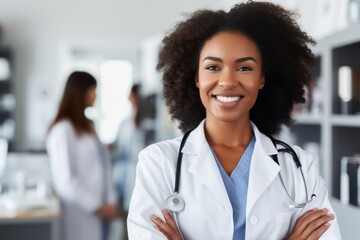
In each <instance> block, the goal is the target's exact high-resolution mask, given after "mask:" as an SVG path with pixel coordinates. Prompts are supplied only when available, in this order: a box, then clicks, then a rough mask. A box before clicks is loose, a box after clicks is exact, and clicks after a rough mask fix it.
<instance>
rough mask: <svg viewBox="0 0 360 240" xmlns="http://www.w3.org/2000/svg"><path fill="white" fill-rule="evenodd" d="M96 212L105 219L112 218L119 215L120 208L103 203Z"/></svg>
mask: <svg viewBox="0 0 360 240" xmlns="http://www.w3.org/2000/svg"><path fill="white" fill-rule="evenodd" d="M95 213H96V215H98V216H99V217H100V218H102V219H104V220H112V219H114V218H116V217H117V216H118V209H117V207H116V206H115V205H111V204H103V205H101V206H100V207H99V208H98V209H96V212H95Z"/></svg>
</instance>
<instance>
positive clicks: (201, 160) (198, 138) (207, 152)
mask: <svg viewBox="0 0 360 240" xmlns="http://www.w3.org/2000/svg"><path fill="white" fill-rule="evenodd" d="M187 142H188V144H185V146H184V149H183V153H184V156H185V153H188V154H192V155H193V156H192V157H193V159H192V162H191V163H190V164H189V167H188V171H189V172H190V173H191V174H192V175H193V176H194V178H195V179H196V180H197V181H199V182H200V183H201V184H203V185H204V186H205V187H206V188H207V189H208V190H209V191H210V192H211V193H212V194H214V195H215V196H216V198H218V199H219V200H220V201H221V202H222V203H223V204H224V205H225V207H227V208H228V209H231V203H230V200H229V198H228V195H227V191H226V188H225V185H224V183H223V180H222V177H221V174H220V171H219V169H218V166H217V165H216V162H215V159H214V156H213V154H212V152H211V149H210V147H209V144H208V142H207V141H206V138H205V133H204V121H203V122H201V123H200V125H199V126H198V127H197V128H196V129H194V131H193V132H192V133H191V134H190V136H189V138H188V140H187Z"/></svg>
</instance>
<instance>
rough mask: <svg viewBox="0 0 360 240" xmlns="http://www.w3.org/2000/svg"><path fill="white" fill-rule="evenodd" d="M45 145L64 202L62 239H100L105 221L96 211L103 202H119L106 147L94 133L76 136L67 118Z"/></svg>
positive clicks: (54, 178)
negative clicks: (102, 220)
mask: <svg viewBox="0 0 360 240" xmlns="http://www.w3.org/2000/svg"><path fill="white" fill-rule="evenodd" d="M46 147H47V152H48V155H49V159H50V167H51V174H52V179H53V184H54V188H55V191H56V193H57V195H58V196H59V198H60V200H61V204H62V206H61V207H62V209H61V210H62V212H61V214H62V219H61V226H60V235H61V236H60V238H59V239H61V240H100V239H101V232H102V222H101V220H100V218H98V217H97V216H96V215H95V210H96V209H97V208H98V207H99V206H100V205H101V204H102V203H104V202H107V203H110V204H115V202H116V196H115V190H114V186H113V182H112V179H111V175H110V161H109V158H108V156H106V154H104V153H105V149H104V148H103V146H101V144H99V141H98V140H97V139H96V137H95V136H93V135H91V134H83V135H81V136H77V135H76V133H75V129H74V128H73V126H72V124H71V123H70V122H69V121H68V120H63V121H60V122H59V123H57V124H56V125H55V126H54V127H53V128H52V130H51V131H50V133H49V135H48V138H47V143H46ZM101 147H102V148H103V149H102V150H100V148H101ZM104 156H105V159H104ZM104 160H105V161H104ZM105 171H106V173H105ZM104 191H105V192H104Z"/></svg>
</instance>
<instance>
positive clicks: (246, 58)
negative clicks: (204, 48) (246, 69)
mask: <svg viewBox="0 0 360 240" xmlns="http://www.w3.org/2000/svg"><path fill="white" fill-rule="evenodd" d="M205 60H212V61H215V62H223V60H222V59H221V58H218V57H211V56H208V57H205V58H204V59H203V60H202V61H203V62H204V61H205ZM246 61H253V62H255V63H257V62H256V60H255V58H253V57H242V58H239V59H236V61H235V62H237V63H240V62H246Z"/></svg>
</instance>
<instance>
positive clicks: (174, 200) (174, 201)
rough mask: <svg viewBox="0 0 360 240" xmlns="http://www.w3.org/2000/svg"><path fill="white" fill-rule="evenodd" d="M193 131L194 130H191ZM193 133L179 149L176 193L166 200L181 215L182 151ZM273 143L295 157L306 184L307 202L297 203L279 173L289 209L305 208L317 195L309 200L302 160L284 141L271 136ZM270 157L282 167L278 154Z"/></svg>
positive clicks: (183, 207)
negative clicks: (288, 202)
mask: <svg viewBox="0 0 360 240" xmlns="http://www.w3.org/2000/svg"><path fill="white" fill-rule="evenodd" d="M191 131H192V130H191ZM191 131H188V132H187V133H185V135H184V137H183V138H182V140H181V143H180V148H179V153H178V158H177V164H176V172H175V188H174V193H173V194H172V195H171V196H170V197H168V198H167V199H166V207H167V209H168V210H170V211H172V212H175V213H179V212H182V211H183V210H184V209H185V201H184V199H183V198H182V197H180V195H179V184H180V171H181V162H182V152H181V150H182V149H183V147H184V145H185V142H186V139H187V138H188V136H189V135H190V133H191ZM269 137H270V139H271V141H272V142H273V144H274V146H275V147H276V145H281V146H282V147H283V148H280V149H278V152H283V153H288V154H290V155H291V156H292V157H293V160H294V162H295V164H296V166H297V168H299V169H300V172H301V177H302V180H303V182H304V188H305V194H306V195H305V196H306V200H305V202H303V203H296V202H295V200H294V199H293V198H292V197H291V196H290V194H289V192H288V190H287V188H286V186H285V183H284V180H283V178H282V176H281V173H279V177H280V181H281V184H282V186H283V188H284V189H285V192H286V194H287V195H288V198H289V201H290V204H289V208H291V209H293V208H304V207H305V206H306V205H307V204H308V203H310V202H311V201H312V200H313V198H314V197H316V194H314V193H313V194H312V195H311V197H310V199H309V195H308V190H307V184H306V181H305V177H304V173H303V170H302V166H301V163H300V160H299V158H298V156H297V154H296V153H295V151H294V149H293V148H292V147H290V146H289V145H288V144H286V143H285V142H283V141H280V140H277V139H275V138H273V137H271V136H269ZM270 157H271V158H272V159H273V160H274V161H275V162H276V163H277V164H278V165H279V166H280V163H279V160H278V157H277V154H275V155H270Z"/></svg>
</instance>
